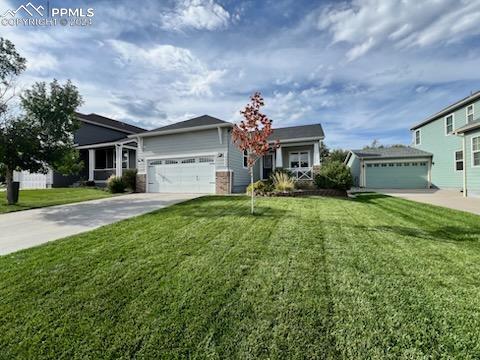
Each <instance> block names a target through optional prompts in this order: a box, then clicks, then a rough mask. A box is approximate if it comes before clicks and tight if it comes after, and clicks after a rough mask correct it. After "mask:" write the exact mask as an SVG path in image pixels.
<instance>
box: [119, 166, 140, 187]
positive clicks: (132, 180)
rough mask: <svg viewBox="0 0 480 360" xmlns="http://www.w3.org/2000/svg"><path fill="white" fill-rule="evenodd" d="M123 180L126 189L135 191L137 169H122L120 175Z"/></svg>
mask: <svg viewBox="0 0 480 360" xmlns="http://www.w3.org/2000/svg"><path fill="white" fill-rule="evenodd" d="M122 179H123V182H124V184H125V186H126V187H127V189H130V190H132V191H135V189H136V184H137V170H136V169H127V170H124V171H123V175H122Z"/></svg>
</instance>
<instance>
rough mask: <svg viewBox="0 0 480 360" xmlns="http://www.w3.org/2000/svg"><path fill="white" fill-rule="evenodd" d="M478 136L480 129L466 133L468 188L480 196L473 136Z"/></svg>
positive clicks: (470, 192) (472, 193)
mask: <svg viewBox="0 0 480 360" xmlns="http://www.w3.org/2000/svg"><path fill="white" fill-rule="evenodd" d="M479 110H480V109H479ZM477 136H480V129H479V130H475V131H472V132H470V133H468V134H466V135H465V141H466V144H465V145H466V156H465V165H466V168H467V189H468V194H469V195H470V196H480V167H474V166H473V164H472V138H474V137H477Z"/></svg>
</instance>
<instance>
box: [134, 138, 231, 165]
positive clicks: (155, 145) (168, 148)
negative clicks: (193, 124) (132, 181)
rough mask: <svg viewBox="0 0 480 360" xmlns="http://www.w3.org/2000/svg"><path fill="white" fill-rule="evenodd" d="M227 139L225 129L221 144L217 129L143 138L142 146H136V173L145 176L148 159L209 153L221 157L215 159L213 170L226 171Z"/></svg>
mask: <svg viewBox="0 0 480 360" xmlns="http://www.w3.org/2000/svg"><path fill="white" fill-rule="evenodd" d="M227 139H228V135H227V131H226V130H225V129H222V140H223V141H222V144H221V143H220V141H219V136H218V130H217V129H211V130H202V131H192V132H187V133H179V134H170V135H159V136H152V137H145V138H143V146H138V154H137V159H138V161H137V169H138V173H139V174H145V172H146V165H147V160H148V158H160V157H169V156H171V157H178V156H179V155H180V156H182V155H192V156H193V155H198V154H209V153H211V154H222V156H221V157H219V156H216V157H215V169H216V170H227V160H226V159H227V148H228V146H227Z"/></svg>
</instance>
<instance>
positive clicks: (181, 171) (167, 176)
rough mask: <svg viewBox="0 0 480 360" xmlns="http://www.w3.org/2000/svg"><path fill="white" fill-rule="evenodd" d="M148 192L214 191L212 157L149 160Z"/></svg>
mask: <svg viewBox="0 0 480 360" xmlns="http://www.w3.org/2000/svg"><path fill="white" fill-rule="evenodd" d="M148 192H165V193H212V194H213V193H215V164H214V157H213V156H198V157H190V158H183V159H161V160H150V161H149V163H148Z"/></svg>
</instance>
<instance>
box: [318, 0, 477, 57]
mask: <svg viewBox="0 0 480 360" xmlns="http://www.w3.org/2000/svg"><path fill="white" fill-rule="evenodd" d="M479 21H480V2H478V1H461V2H460V1H452V0H427V1H384V0H355V1H353V2H352V3H350V4H345V3H341V4H336V5H334V6H330V7H327V8H325V9H323V10H322V11H321V13H320V17H319V20H318V24H317V26H318V28H319V29H321V30H326V31H328V32H329V33H330V34H331V36H332V41H333V43H341V42H345V43H348V44H350V45H351V48H350V49H349V50H348V52H347V54H346V55H347V59H348V60H349V61H352V60H355V59H357V58H359V57H361V56H363V55H365V54H366V53H367V52H369V51H370V50H371V49H373V48H375V47H379V46H382V45H386V44H391V45H393V46H395V47H397V48H409V47H420V48H422V47H426V46H438V45H444V44H450V43H454V42H460V41H462V40H464V39H466V38H468V37H471V36H473V35H477V34H479V33H480V27H478V22H479Z"/></svg>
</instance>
